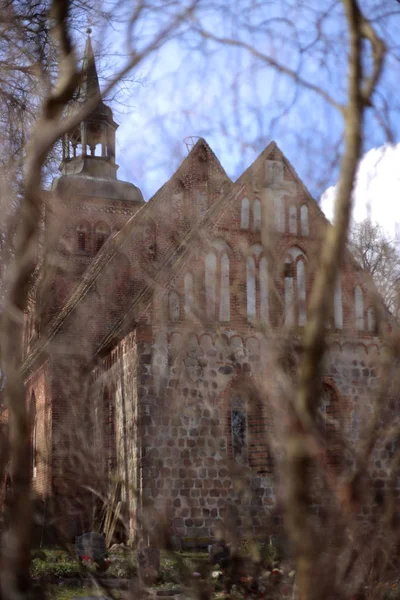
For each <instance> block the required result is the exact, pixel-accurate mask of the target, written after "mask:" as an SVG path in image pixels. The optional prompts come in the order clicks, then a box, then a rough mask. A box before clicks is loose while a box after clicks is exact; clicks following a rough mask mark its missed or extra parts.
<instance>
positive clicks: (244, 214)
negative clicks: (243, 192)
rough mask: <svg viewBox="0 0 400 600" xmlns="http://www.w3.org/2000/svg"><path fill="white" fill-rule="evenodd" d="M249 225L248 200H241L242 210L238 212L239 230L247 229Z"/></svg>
mask: <svg viewBox="0 0 400 600" xmlns="http://www.w3.org/2000/svg"><path fill="white" fill-rule="evenodd" d="M249 225H250V202H249V199H248V198H243V199H242V208H241V211H240V228H241V229H248V228H249Z"/></svg>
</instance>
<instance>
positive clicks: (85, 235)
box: [76, 221, 90, 252]
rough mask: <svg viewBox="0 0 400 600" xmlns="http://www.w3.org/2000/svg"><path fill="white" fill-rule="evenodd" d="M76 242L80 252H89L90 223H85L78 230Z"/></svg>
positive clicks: (80, 224)
mask: <svg viewBox="0 0 400 600" xmlns="http://www.w3.org/2000/svg"><path fill="white" fill-rule="evenodd" d="M76 241H77V248H78V251H79V252H87V251H88V250H89V244H90V227H89V223H86V222H85V221H83V222H82V223H79V224H78V226H77V228H76Z"/></svg>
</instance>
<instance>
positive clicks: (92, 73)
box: [79, 27, 101, 102]
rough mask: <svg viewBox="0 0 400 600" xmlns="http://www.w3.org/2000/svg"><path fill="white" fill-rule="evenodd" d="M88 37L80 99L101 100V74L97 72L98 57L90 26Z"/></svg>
mask: <svg viewBox="0 0 400 600" xmlns="http://www.w3.org/2000/svg"><path fill="white" fill-rule="evenodd" d="M86 33H87V38H86V45H85V52H84V54H83V63H82V83H81V86H80V89H79V100H82V101H86V100H91V99H93V98H95V97H98V98H99V102H100V101H101V91H100V84H99V76H98V74H97V67H96V59H95V57H94V52H93V46H92V39H91V33H92V30H91V28H90V27H88V28H87V30H86Z"/></svg>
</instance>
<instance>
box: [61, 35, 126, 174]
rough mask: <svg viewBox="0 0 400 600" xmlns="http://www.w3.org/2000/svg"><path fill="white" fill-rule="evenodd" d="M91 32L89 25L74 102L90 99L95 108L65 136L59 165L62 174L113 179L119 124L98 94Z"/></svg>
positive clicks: (115, 169)
mask: <svg viewBox="0 0 400 600" xmlns="http://www.w3.org/2000/svg"><path fill="white" fill-rule="evenodd" d="M91 33H92V30H91V29H90V28H88V29H87V39H86V45H85V52H84V55H83V62H82V81H81V84H80V87H79V89H78V94H77V102H78V103H79V104H85V103H86V102H91V103H93V105H94V108H93V109H92V111H91V113H90V114H89V115H88V116H87V117H86V118H85V119H84V120H83V121H82V122H81V123H80V124H79V125H78V126H77V127H76V128H75V130H74V131H72V132H69V133H67V134H66V135H65V136H64V139H63V160H62V162H61V165H60V167H59V168H60V171H61V173H62V174H63V175H78V174H79V175H83V176H91V177H101V178H106V179H116V176H117V169H118V165H116V164H115V131H116V129H117V127H118V125H117V123H115V121H114V118H113V113H112V110H111V108H110V107H109V106H107V105H106V104H104V102H103V100H102V97H101V90H100V84H99V76H98V74H97V67H96V60H95V57H94V52H93V47H92V40H91V35H90V34H91ZM94 101H95V102H94Z"/></svg>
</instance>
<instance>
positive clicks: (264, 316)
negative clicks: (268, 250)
mask: <svg viewBox="0 0 400 600" xmlns="http://www.w3.org/2000/svg"><path fill="white" fill-rule="evenodd" d="M260 317H261V321H262V322H263V323H268V321H269V302H268V262H267V259H266V257H265V256H262V257H261V260H260Z"/></svg>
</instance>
